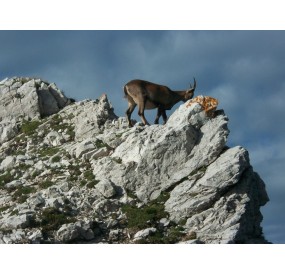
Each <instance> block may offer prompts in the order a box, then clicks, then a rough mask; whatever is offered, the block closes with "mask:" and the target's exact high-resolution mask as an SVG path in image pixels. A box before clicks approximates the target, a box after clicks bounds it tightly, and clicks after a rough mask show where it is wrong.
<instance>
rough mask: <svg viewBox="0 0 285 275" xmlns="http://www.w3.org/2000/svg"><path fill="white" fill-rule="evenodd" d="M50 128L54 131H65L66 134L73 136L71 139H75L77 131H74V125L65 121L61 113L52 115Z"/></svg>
mask: <svg viewBox="0 0 285 275" xmlns="http://www.w3.org/2000/svg"><path fill="white" fill-rule="evenodd" d="M71 116H74V115H73V114H71V115H69V117H71ZM50 128H51V129H52V130H53V131H57V132H58V131H59V130H62V131H65V132H66V134H68V135H69V136H70V137H71V140H74V137H75V131H74V126H72V125H70V124H68V123H65V122H63V118H62V117H61V116H60V115H59V114H56V115H54V116H53V117H52V119H51V120H50Z"/></svg>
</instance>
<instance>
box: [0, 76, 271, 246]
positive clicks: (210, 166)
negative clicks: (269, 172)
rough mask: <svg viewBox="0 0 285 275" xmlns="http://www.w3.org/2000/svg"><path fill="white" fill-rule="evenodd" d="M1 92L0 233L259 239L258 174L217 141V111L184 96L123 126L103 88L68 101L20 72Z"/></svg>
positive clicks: (36, 239)
mask: <svg viewBox="0 0 285 275" xmlns="http://www.w3.org/2000/svg"><path fill="white" fill-rule="evenodd" d="M0 100H1V104H0V137H1V139H0V144H1V142H2V143H3V142H4V143H3V144H2V145H0V169H1V173H0V208H1V211H0V243H26V242H30V243H42V242H57V243H58V242H60V243H80V242H90V243H133V242H134V241H138V240H141V239H142V238H143V239H144V240H143V241H144V242H152V241H154V240H158V241H161V242H169V243H187V244H190V243H191V244H194V243H266V240H265V239H264V237H263V236H262V228H261V226H260V223H261V220H262V215H261V213H260V207H261V206H263V205H265V203H266V202H267V201H268V196H267V194H266V191H265V184H264V183H263V181H262V180H261V179H260V178H259V176H258V175H257V174H256V173H255V172H254V171H253V169H252V167H251V165H250V162H249V156H248V152H247V151H246V150H245V149H244V148H242V147H240V146H236V147H233V148H228V147H227V145H226V142H227V137H228V134H229V130H228V127H227V125H228V118H227V116H226V115H225V114H224V112H223V111H222V110H218V111H216V112H215V115H214V117H208V116H207V115H206V114H205V112H204V111H203V109H202V108H201V106H200V105H198V104H192V105H191V106H190V107H187V106H188V104H187V103H185V104H182V105H180V107H179V108H177V109H176V111H175V112H174V113H173V114H172V115H171V116H170V117H169V120H168V122H167V123H166V125H151V126H143V125H142V124H141V123H137V124H136V125H135V126H134V127H132V128H129V127H128V123H127V120H126V119H125V118H117V116H116V115H115V114H114V110H113V107H112V105H111V104H110V102H109V101H108V99H107V96H106V95H103V96H101V98H100V99H98V100H84V101H81V102H76V103H74V104H71V105H68V102H69V101H68V99H67V98H66V97H65V96H64V95H63V93H62V92H61V91H60V90H59V89H58V88H57V87H56V86H55V85H54V84H49V83H47V82H44V81H42V80H40V79H31V78H10V79H5V80H3V81H1V82H0ZM5 104H6V106H4V105H5ZM24 104H25V106H24ZM11 110H13V113H12V112H11ZM54 112H57V114H56V115H54V116H50V117H47V118H46V119H45V120H44V121H41V122H40V123H33V122H32V123H31V124H30V125H29V123H28V126H33V127H34V128H35V129H33V128H32V131H31V133H29V132H28V133H27V132H24V131H22V132H21V131H20V132H18V131H19V129H21V128H20V127H21V124H22V122H23V119H25V120H28V119H33V118H40V117H42V116H46V115H49V114H51V113H54ZM1 127H2V128H1ZM14 136H16V138H13V137H14ZM51 213H53V217H52V219H51V220H50V223H51V225H52V226H51V227H50V230H49V229H48V228H49V227H46V228H42V219H43V215H47V217H45V218H46V219H49V218H51V217H49V216H48V215H49V214H51ZM138 228H140V229H141V230H140V231H139V232H137V233H136V234H135V236H134V238H132V236H133V234H134V233H135V232H136V231H137V230H138ZM42 230H43V231H42ZM155 232H156V234H154V236H153V238H150V237H149V235H150V234H153V233H155ZM157 236H161V237H159V238H157Z"/></svg>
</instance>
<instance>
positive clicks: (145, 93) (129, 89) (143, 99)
mask: <svg viewBox="0 0 285 275" xmlns="http://www.w3.org/2000/svg"><path fill="white" fill-rule="evenodd" d="M195 88H196V80H195V78H194V87H192V86H191V84H190V89H188V90H185V91H172V90H170V89H169V88H168V87H166V86H163V85H158V84H155V83H151V82H148V81H145V80H138V79H135V80H131V81H130V82H128V83H127V84H126V85H125V86H124V92H125V98H127V100H128V106H129V107H128V109H127V111H126V115H127V118H128V122H129V127H132V126H133V125H132V122H131V115H132V112H133V111H134V109H135V107H136V106H137V105H138V109H139V111H138V115H139V116H140V117H141V120H142V122H143V124H144V125H149V123H148V122H147V120H146V118H145V116H144V110H145V109H155V108H157V116H156V118H155V121H154V123H155V124H158V122H159V118H160V116H162V118H163V121H164V124H165V123H166V121H167V116H166V113H165V110H170V109H171V108H172V107H173V106H174V105H175V104H176V103H177V102H179V101H183V102H186V101H187V100H188V99H191V98H192V97H193V95H194V91H195Z"/></svg>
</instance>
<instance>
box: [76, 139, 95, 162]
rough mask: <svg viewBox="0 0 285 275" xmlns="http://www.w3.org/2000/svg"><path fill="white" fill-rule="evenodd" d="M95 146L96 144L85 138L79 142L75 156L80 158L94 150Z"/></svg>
mask: <svg viewBox="0 0 285 275" xmlns="http://www.w3.org/2000/svg"><path fill="white" fill-rule="evenodd" d="M94 148H95V145H94V144H93V142H92V141H91V140H84V141H82V142H80V143H79V144H78V146H77V147H76V149H75V156H76V157H77V158H80V157H81V156H82V155H83V154H85V153H86V152H88V151H90V150H93V149H94Z"/></svg>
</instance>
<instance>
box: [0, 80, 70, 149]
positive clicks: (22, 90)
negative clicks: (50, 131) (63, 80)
mask: <svg viewBox="0 0 285 275" xmlns="http://www.w3.org/2000/svg"><path fill="white" fill-rule="evenodd" d="M70 102H71V100H70V99H69V98H67V97H66V96H65V95H64V94H63V93H62V91H61V90H59V89H58V88H57V86H56V85H55V84H54V83H51V84H49V83H47V82H45V81H43V80H41V79H34V78H27V77H13V78H6V79H4V80H2V81H1V82H0V144H1V143H3V142H5V141H7V140H10V139H11V138H13V137H14V136H15V135H16V134H17V133H18V130H17V127H16V124H17V122H21V121H22V120H23V119H25V120H31V119H34V118H41V117H45V116H48V115H51V114H55V113H57V112H58V111H59V110H60V109H62V108H63V107H65V106H67V105H68V104H69V103H70Z"/></svg>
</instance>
